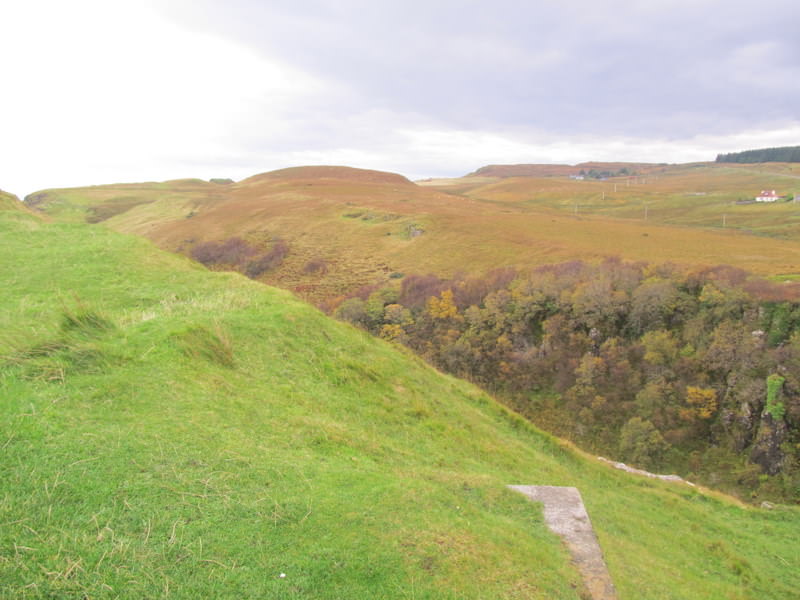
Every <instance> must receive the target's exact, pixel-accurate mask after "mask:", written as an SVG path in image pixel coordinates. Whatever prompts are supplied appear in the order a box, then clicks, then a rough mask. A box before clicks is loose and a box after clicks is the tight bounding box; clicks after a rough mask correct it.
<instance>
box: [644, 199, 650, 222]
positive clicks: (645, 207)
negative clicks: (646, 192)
mask: <svg viewBox="0 0 800 600" xmlns="http://www.w3.org/2000/svg"><path fill="white" fill-rule="evenodd" d="M648 208H650V207H649V206H647V202H645V203H644V220H645V221H647V209H648Z"/></svg>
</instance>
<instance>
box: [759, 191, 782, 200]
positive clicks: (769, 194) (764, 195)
mask: <svg viewBox="0 0 800 600" xmlns="http://www.w3.org/2000/svg"><path fill="white" fill-rule="evenodd" d="M781 198H782V196H778V194H776V193H775V190H761V193H760V194H759V195H758V196H756V202H775V201H777V200H780V199H781Z"/></svg>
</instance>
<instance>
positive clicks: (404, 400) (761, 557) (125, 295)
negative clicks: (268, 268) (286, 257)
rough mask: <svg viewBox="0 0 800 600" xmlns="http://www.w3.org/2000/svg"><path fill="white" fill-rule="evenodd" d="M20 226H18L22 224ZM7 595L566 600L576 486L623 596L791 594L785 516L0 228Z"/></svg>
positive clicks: (161, 257)
mask: <svg viewBox="0 0 800 600" xmlns="http://www.w3.org/2000/svg"><path fill="white" fill-rule="evenodd" d="M15 215H16V213H15ZM0 234H2V238H1V239H2V244H0V265H3V268H2V269H1V270H0V332H2V333H0V355H2V357H3V358H2V367H0V481H2V482H3V485H2V489H1V490H0V596H2V597H14V598H25V597H30V598H45V597H64V598H83V597H90V598H105V597H108V598H114V597H124V598H144V597H173V598H196V597H231V598H242V597H260V598H315V599H316V598H417V599H419V598H430V599H434V598H435V599H439V598H578V597H579V596H580V592H581V590H580V583H579V579H578V576H577V574H576V572H575V571H574V570H573V569H572V568H571V567H570V565H569V563H568V558H567V555H566V552H565V551H564V549H563V547H562V546H561V544H560V542H559V541H558V540H557V539H556V538H555V537H554V536H552V535H551V534H550V533H549V532H548V531H547V530H546V528H545V527H544V524H543V521H542V516H541V511H540V509H539V508H538V507H537V506H536V505H534V504H532V503H529V502H527V501H526V500H525V499H524V498H523V497H521V496H518V495H517V494H515V493H513V492H511V491H509V490H507V489H506V488H505V487H504V486H505V485H506V484H508V483H530V484H551V485H575V486H577V487H579V488H580V490H581V493H582V495H583V497H584V500H585V502H586V505H587V508H588V511H589V514H590V515H591V518H592V520H593V522H594V525H595V528H596V530H597V532H598V536H599V538H600V542H601V545H602V546H603V549H604V551H605V554H606V559H607V561H608V564H609V568H610V571H611V574H612V576H613V577H614V580H615V583H616V585H617V588H618V590H619V592H620V597H621V598H637V599H638V598H791V597H793V595H794V594H795V591H796V589H797V586H798V584H799V583H800V578H798V575H797V572H798V567H800V557H798V553H797V546H796V540H797V539H798V535H800V522H799V520H798V516H799V515H798V512H797V511H796V510H794V509H789V508H778V509H776V510H773V511H762V510H758V509H751V508H744V507H741V506H738V505H736V504H734V503H732V502H730V501H728V500H726V499H724V498H715V497H709V496H706V495H702V494H700V493H698V492H697V491H695V490H692V489H689V488H685V487H681V486H676V485H670V484H664V483H658V482H651V481H643V480H639V479H636V478H632V477H631V476H629V475H626V474H624V473H620V472H616V471H613V470H611V469H609V468H607V467H605V466H602V465H599V464H597V463H595V462H594V461H591V460H588V459H586V458H584V457H582V456H581V455H579V454H578V453H575V452H573V451H571V450H570V449H568V448H567V447H565V446H564V445H563V444H561V443H559V442H557V441H556V440H554V439H552V438H550V437H549V436H546V435H544V434H541V433H539V432H537V431H536V430H534V429H533V428H532V427H530V426H529V425H527V424H526V423H525V422H524V421H523V420H521V419H519V418H517V417H514V416H512V415H510V414H509V413H508V412H507V411H505V410H504V409H502V408H501V407H499V406H498V405H497V404H496V403H495V402H494V401H492V400H491V399H489V398H488V397H486V396H485V395H484V394H483V393H482V392H480V391H479V390H477V389H476V388H474V387H472V386H470V385H467V384H465V383H463V382H460V381H458V380H455V379H453V378H450V377H446V376H443V375H441V374H440V373H438V372H436V371H434V370H433V369H431V368H429V367H427V366H426V365H424V364H423V363H422V362H421V361H420V360H418V359H416V358H414V357H412V356H409V355H408V354H407V353H404V352H402V351H399V350H398V349H396V348H394V347H392V346H389V345H388V344H385V343H383V342H381V341H379V340H375V339H372V338H370V337H368V336H367V335H366V334H362V333H360V332H358V331H356V330H354V329H352V328H350V327H348V326H346V325H343V324H340V323H335V322H333V321H331V320H329V319H328V318H326V317H325V316H324V315H322V314H321V313H319V312H318V311H316V310H314V309H312V308H310V307H309V306H307V305H305V304H302V303H300V302H298V301H297V300H295V299H294V298H293V297H292V296H291V295H289V294H288V293H286V292H282V291H278V290H274V289H270V288H265V287H264V286H262V285H259V284H256V283H253V282H250V281H248V280H246V279H245V278H244V277H241V276H239V275H235V274H226V273H209V272H206V271H205V270H203V269H202V268H200V267H198V266H196V265H194V264H193V263H190V262H189V261H188V260H184V259H181V258H180V257H175V256H172V255H168V254H165V253H162V252H160V251H158V250H156V249H154V248H153V247H152V246H151V245H150V244H149V243H147V242H145V241H143V240H140V239H137V238H132V237H126V236H121V235H119V234H116V233H112V232H110V231H107V230H105V229H102V228H96V227H89V226H85V225H76V224H72V225H70V224H58V225H52V224H43V223H41V222H39V221H36V220H35V219H33V218H31V217H27V216H24V217H19V216H14V217H11V216H9V215H7V214H5V213H0Z"/></svg>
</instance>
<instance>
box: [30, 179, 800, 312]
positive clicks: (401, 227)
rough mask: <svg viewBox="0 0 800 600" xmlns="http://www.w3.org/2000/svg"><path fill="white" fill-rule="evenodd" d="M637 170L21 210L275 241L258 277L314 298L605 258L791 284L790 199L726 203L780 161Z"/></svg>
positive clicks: (796, 230)
mask: <svg viewBox="0 0 800 600" xmlns="http://www.w3.org/2000/svg"><path fill="white" fill-rule="evenodd" d="M639 168H640V169H641V170H642V173H641V174H640V175H638V176H634V177H632V178H631V177H627V178H619V177H618V178H613V179H609V180H607V181H590V180H585V181H575V180H571V179H568V178H567V177H566V176H559V177H514V178H499V177H493V176H480V177H466V178H461V179H455V180H429V181H425V182H420V185H415V184H413V183H411V182H409V181H408V180H406V179H404V178H402V177H401V176H398V175H393V174H390V173H380V172H376V171H365V170H361V169H349V168H345V167H305V168H295V169H287V170H283V171H276V172H273V173H266V174H262V175H258V176H255V177H251V178H249V179H246V180H244V181H241V182H238V183H233V184H214V183H208V182H203V181H199V180H181V181H175V182H165V183H152V184H127V185H109V186H96V187H90V188H75V189H67V190H48V191H44V192H40V193H37V194H34V195H33V196H32V197H31V198H29V200H28V202H29V204H31V205H32V206H35V207H37V208H39V209H41V210H44V211H46V212H47V213H48V214H50V215H53V216H54V217H57V218H59V219H60V220H64V219H66V220H72V221H83V220H87V221H89V222H102V223H103V224H105V225H107V226H108V227H111V228H113V229H116V230H117V231H121V232H125V233H135V234H138V235H144V236H146V237H148V238H150V239H151V240H153V241H155V242H156V243H157V244H158V245H159V246H160V247H162V248H165V249H168V250H171V251H177V252H183V253H189V252H190V251H191V249H192V248H193V247H194V246H195V245H196V244H198V243H201V242H207V241H222V240H225V239H229V238H231V237H242V238H244V239H245V240H248V241H249V242H251V243H253V244H255V245H256V246H259V247H263V248H268V247H269V246H270V244H273V243H274V242H275V241H277V240H283V241H285V242H286V243H287V244H288V247H289V253H288V255H287V257H286V259H285V261H284V262H283V264H281V266H280V268H276V269H274V270H273V271H271V272H269V273H266V274H265V275H263V276H261V277H260V279H261V280H262V281H264V282H266V283H270V284H273V285H278V286H280V287H284V288H287V289H291V290H294V291H295V292H297V293H298V294H300V295H301V296H303V297H305V298H308V299H311V300H314V301H320V300H325V299H330V298H333V297H336V296H338V295H340V294H344V293H348V292H352V291H353V290H355V289H357V288H359V287H361V286H363V285H367V284H374V283H385V282H386V281H388V280H390V279H391V278H393V277H401V276H402V275H403V274H408V273H429V272H430V273H435V274H437V275H440V276H452V275H453V274H455V273H458V272H466V273H482V272H486V271H488V270H490V269H492V268H496V267H502V266H517V267H522V268H525V267H528V266H535V265H541V264H549V263H554V262H562V261H568V260H590V261H591V260H600V259H602V258H604V257H607V256H620V257H622V258H625V259H629V260H641V261H647V262H654V263H661V262H673V263H679V264H686V265H716V264H730V265H733V266H736V267H740V268H743V269H746V270H748V271H751V272H753V273H756V274H758V275H761V276H766V277H775V278H786V279H790V278H794V277H795V276H797V275H798V274H800V247H799V246H798V245H797V241H798V239H800V205H796V204H794V203H779V204H778V203H776V204H774V205H762V204H759V205H755V204H750V205H737V204H735V202H736V200H738V199H743V198H751V197H753V196H754V195H755V194H757V193H758V192H759V191H760V190H761V189H764V188H769V189H773V188H774V189H778V190H779V191H780V192H781V193H788V192H792V191H794V190H797V189H800V179H798V177H800V175H798V172H797V171H796V170H792V167H791V166H789V165H777V166H770V169H772V171H770V172H765V171H764V170H760V169H761V167H759V166H752V165H743V166H727V165H726V166H717V165H714V164H698V165H677V166H657V165H656V166H652V165H651V166H649V167H647V168H645V167H642V166H639ZM615 189H616V191H615ZM645 217H646V218H645ZM723 225H724V227H723ZM311 266H314V267H315V268H311ZM317 267H319V268H317Z"/></svg>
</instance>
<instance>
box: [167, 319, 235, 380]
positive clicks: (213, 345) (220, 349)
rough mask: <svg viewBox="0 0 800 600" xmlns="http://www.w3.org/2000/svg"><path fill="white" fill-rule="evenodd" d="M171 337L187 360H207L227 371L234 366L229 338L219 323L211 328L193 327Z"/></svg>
mask: <svg viewBox="0 0 800 600" xmlns="http://www.w3.org/2000/svg"><path fill="white" fill-rule="evenodd" d="M172 337H173V340H174V341H175V344H176V345H177V346H178V348H179V349H180V351H181V352H182V353H183V354H184V355H185V356H188V357H189V358H194V359H203V360H207V361H209V362H211V363H214V364H217V365H220V366H223V367H227V368H229V369H232V368H233V367H234V366H235V364H236V363H235V361H234V356H233V344H232V342H231V338H230V336H229V335H228V333H227V331H225V329H224V328H223V327H222V326H221V325H220V324H219V323H217V324H215V325H214V326H213V327H207V326H205V325H193V326H191V327H188V328H186V329H184V330H182V331H179V332H177V333H175V334H173V336H172Z"/></svg>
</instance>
